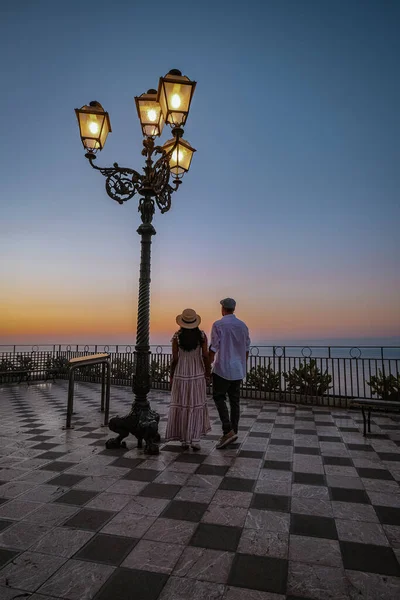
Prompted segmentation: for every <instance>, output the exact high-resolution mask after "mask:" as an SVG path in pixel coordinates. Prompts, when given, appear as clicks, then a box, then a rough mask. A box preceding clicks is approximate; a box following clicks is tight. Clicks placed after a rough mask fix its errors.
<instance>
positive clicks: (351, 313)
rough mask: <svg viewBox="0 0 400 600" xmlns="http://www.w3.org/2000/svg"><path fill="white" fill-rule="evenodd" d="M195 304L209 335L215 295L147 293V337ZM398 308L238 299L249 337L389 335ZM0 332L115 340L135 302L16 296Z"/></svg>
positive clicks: (0, 308) (397, 327) (132, 325)
mask: <svg viewBox="0 0 400 600" xmlns="http://www.w3.org/2000/svg"><path fill="white" fill-rule="evenodd" d="M188 307H192V308H194V309H195V310H196V311H197V312H198V313H199V314H200V315H201V317H202V323H201V328H203V329H204V330H205V332H206V333H207V334H209V332H210V329H211V325H212V323H213V321H215V320H216V319H218V318H220V306H219V302H218V300H216V299H212V301H211V302H210V301H209V300H207V299H204V298H202V299H198V300H197V301H195V300H194V298H193V297H191V294H188V295H187V301H186V302H184V305H183V304H182V298H181V297H180V295H179V297H177V293H176V291H174V293H170V294H164V295H162V294H158V293H154V294H153V295H152V304H151V321H150V329H151V338H152V341H153V342H157V337H158V338H163V339H169V336H172V334H173V333H174V332H175V331H176V329H177V325H176V322H175V317H176V315H177V314H179V313H180V312H181V311H182V310H183V309H184V308H188ZM399 313H400V311H399V310H398V308H397V306H395V305H394V302H393V303H389V302H388V303H387V305H386V306H382V302H381V303H380V304H379V303H378V301H377V300H374V299H372V300H370V301H369V302H367V301H364V303H359V304H358V303H357V302H354V301H353V302H350V301H349V299H346V300H343V301H342V302H340V303H339V302H337V301H336V302H335V303H334V304H332V305H328V304H327V303H323V302H321V300H317V299H315V300H314V301H312V300H310V299H308V300H306V299H302V302H300V301H296V300H295V299H293V298H292V299H290V298H286V299H283V300H282V301H280V302H278V301H277V300H276V299H274V300H271V299H269V300H268V299H266V298H265V299H263V300H262V302H260V301H258V302H255V301H254V299H253V300H251V301H249V300H248V299H243V301H242V302H240V303H239V302H238V307H237V316H238V317H239V318H242V319H243V320H244V321H246V323H247V324H248V326H249V329H250V333H251V337H252V339H253V340H261V339H265V340H268V339H279V338H280V337H282V339H284V338H287V339H288V338H295V337H299V336H300V337H307V338H317V337H329V336H332V337H342V336H343V337H344V336H347V337H349V336H355V337H357V336H360V337H364V336H365V337H367V336H374V335H376V336H384V335H387V336H394V335H398V334H399V332H400V314H399ZM0 314H1V315H2V319H1V324H0V336H1V337H3V338H4V337H7V338H10V339H11V338H13V337H15V338H16V339H17V338H18V339H19V338H21V337H23V336H30V337H32V336H37V337H38V339H39V338H40V339H44V338H46V336H48V337H52V338H57V340H60V341H62V339H63V338H64V337H66V336H76V337H77V338H79V340H82V341H84V340H85V336H86V337H90V336H99V335H101V336H102V338H103V339H104V340H105V341H106V342H107V336H109V337H112V338H113V339H117V338H118V336H125V337H126V336H128V337H130V338H132V340H133V339H134V336H135V333H136V302H134V301H130V300H128V299H127V295H126V294H125V295H123V296H118V294H115V295H113V296H112V298H111V296H110V294H104V295H103V296H100V297H99V298H98V299H96V301H93V300H86V299H85V295H84V294H82V295H81V297H80V298H78V297H70V298H68V299H65V297H64V298H60V297H57V295H56V293H54V294H53V296H51V295H46V297H42V296H41V294H38V295H37V296H36V297H32V298H28V297H27V296H26V295H25V296H20V297H18V298H16V299H14V300H13V301H11V299H10V298H8V299H6V301H5V302H1V303H0Z"/></svg>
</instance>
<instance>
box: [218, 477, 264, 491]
mask: <svg viewBox="0 0 400 600" xmlns="http://www.w3.org/2000/svg"><path fill="white" fill-rule="evenodd" d="M254 484H255V480H254V479H244V478H242V477H224V479H223V480H222V481H221V484H220V486H219V489H220V490H233V491H236V492H252V491H253V488H254Z"/></svg>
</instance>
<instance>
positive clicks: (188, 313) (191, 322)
mask: <svg viewBox="0 0 400 600" xmlns="http://www.w3.org/2000/svg"><path fill="white" fill-rule="evenodd" d="M176 322H177V323H178V325H179V327H182V329H195V327H198V326H199V325H200V323H201V317H200V315H198V314H196V311H195V310H193V308H185V310H183V311H182V314H181V315H178V316H177V317H176Z"/></svg>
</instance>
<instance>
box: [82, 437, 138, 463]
mask: <svg viewBox="0 0 400 600" xmlns="http://www.w3.org/2000/svg"><path fill="white" fill-rule="evenodd" d="M89 446H96V447H98V448H104V446H105V443H104V440H97V441H96V442H92V443H91V444H89ZM129 450H131V448H128V447H126V448H113V449H109V448H106V449H105V450H103V451H102V452H99V453H98V455H97V456H115V457H116V458H122V457H123V456H124V454H125V452H129ZM132 460H136V459H132Z"/></svg>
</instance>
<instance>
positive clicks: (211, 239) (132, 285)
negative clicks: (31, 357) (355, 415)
mask: <svg viewBox="0 0 400 600" xmlns="http://www.w3.org/2000/svg"><path fill="white" fill-rule="evenodd" d="M399 25H400V3H399V2H397V1H396V0H375V1H372V0H349V1H346V2H345V1H343V2H335V1H328V0H248V1H247V2H246V3H239V2H236V1H235V0H234V1H228V0H223V1H222V0H214V1H212V2H211V1H210V0H201V1H200V2H181V1H179V0H178V1H177V2H174V3H173V5H168V4H167V3H165V2H160V1H159V0H153V1H152V2H149V3H143V2H140V3H139V2H126V1H123V0H114V1H113V2H110V1H107V2H106V1H104V0H97V1H96V2H95V3H83V2H77V1H75V0H70V1H69V2H58V1H54V0H53V1H50V0H37V1H35V2H31V1H28V0H21V1H19V2H8V3H5V2H3V3H1V6H0V64H1V73H2V86H1V94H0V115H1V121H2V125H1V133H0V135H1V138H0V139H1V143H0V165H1V177H0V202H1V213H0V256H1V262H0V315H1V317H0V318H1V324H0V343H11V342H15V343H23V342H24V341H26V342H31V343H33V342H36V343H40V342H49V343H50V342H51V343H53V342H54V343H55V342H58V343H63V342H66V343H68V342H72V341H74V342H75V343H94V342H99V343H101V342H104V343H117V342H121V343H129V342H130V343H132V342H133V341H134V339H135V329H136V310H137V286H138V272H139V257H140V255H139V252H140V243H139V242H140V238H139V236H138V235H137V233H136V229H137V227H138V225H139V222H140V220H139V215H138V211H137V197H134V198H133V199H132V200H130V201H129V202H127V203H126V204H124V205H123V206H120V205H118V204H117V203H115V202H113V201H112V200H111V199H110V198H109V197H108V196H107V194H106V192H105V189H104V182H105V180H104V178H103V177H102V176H101V175H100V174H99V173H96V172H94V171H92V169H91V168H90V166H89V164H88V163H87V161H86V159H85V158H84V150H83V147H82V145H81V142H80V139H79V132H78V126H77V122H76V117H75V114H74V108H79V107H81V106H82V105H84V104H87V103H89V102H90V101H91V100H98V101H99V102H101V103H102V105H103V106H104V108H105V110H107V111H108V112H109V113H110V119H111V125H112V130H113V131H112V133H111V134H110V135H109V137H108V140H107V144H106V147H105V149H104V150H103V151H102V152H101V153H100V154H99V156H98V161H97V162H98V164H101V165H104V166H110V165H111V164H112V163H113V162H114V161H117V162H119V163H120V164H121V165H125V166H127V167H131V168H135V169H136V170H141V168H142V166H143V157H142V156H141V154H140V152H141V143H142V137H141V130H140V126H139V121H138V119H137V116H136V108H135V104H134V96H136V95H140V94H141V93H143V92H145V91H146V90H147V89H148V88H152V87H157V84H158V78H159V77H160V76H161V75H165V74H166V73H167V72H168V71H169V70H170V69H172V68H176V69H180V70H181V71H182V73H183V74H184V75H187V76H188V77H190V78H191V79H194V80H196V81H197V82H198V85H197V88H196V92H195V96H194V99H193V102H192V107H191V113H190V116H189V119H188V123H187V126H186V127H185V135H184V137H185V139H187V140H188V141H189V142H190V143H191V144H192V145H193V146H194V147H195V148H196V149H197V152H196V154H195V156H194V158H193V162H192V167H191V170H190V172H189V174H187V175H186V176H185V177H184V180H183V184H182V186H181V188H180V190H179V192H177V193H176V194H175V195H174V196H173V205H172V209H171V210H170V211H169V212H168V213H166V214H164V215H161V214H160V213H159V212H157V213H156V215H155V219H154V226H155V228H156V230H157V235H156V236H155V237H154V238H153V247H152V308H151V339H152V342H154V343H157V342H160V343H164V342H166V341H167V340H168V339H169V338H170V337H171V334H172V333H173V332H174V331H175V329H176V325H175V316H176V315H177V314H178V313H180V312H181V311H182V310H183V309H184V308H187V307H192V308H194V309H195V310H196V311H197V312H198V313H200V315H201V316H202V318H203V326H204V329H205V330H206V331H207V332H208V331H209V329H210V326H211V323H212V322H213V320H215V319H216V318H219V314H220V313H219V310H220V307H219V300H220V299H221V298H223V297H226V296H232V297H234V298H235V299H236V300H237V314H238V316H239V317H241V318H243V319H244V320H245V321H246V322H247V323H248V325H249V327H250V330H251V336H252V339H253V340H254V341H269V340H271V341H273V340H281V341H282V342H284V341H285V340H295V339H310V338H311V339H328V338H329V339H330V338H343V337H348V338H351V337H354V338H385V337H390V336H399V335H400V276H399V271H400V270H399V264H400V241H399V240H400V234H399V223H400V193H399V190H400V166H399V164H400V161H399V159H400V151H399V147H400V146H399V139H400V119H399V114H400V80H399V72H398V60H399V56H400V38H399V35H398V31H399ZM169 137H171V136H170V133H169V132H168V131H167V130H166V129H165V131H164V133H163V136H162V138H161V142H162V143H163V142H164V141H166V140H167V139H168V138H169Z"/></svg>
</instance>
